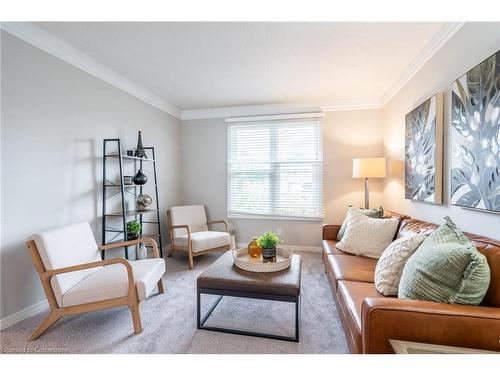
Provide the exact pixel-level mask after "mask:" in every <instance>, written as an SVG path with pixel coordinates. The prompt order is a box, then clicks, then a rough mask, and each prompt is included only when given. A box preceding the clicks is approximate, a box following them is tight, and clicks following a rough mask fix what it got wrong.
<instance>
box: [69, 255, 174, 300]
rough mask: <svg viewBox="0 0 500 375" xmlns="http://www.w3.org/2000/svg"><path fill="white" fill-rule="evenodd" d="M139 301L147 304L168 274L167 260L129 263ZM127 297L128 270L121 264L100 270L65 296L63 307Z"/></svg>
mask: <svg viewBox="0 0 500 375" xmlns="http://www.w3.org/2000/svg"><path fill="white" fill-rule="evenodd" d="M130 264H131V265H132V271H133V273H134V279H135V285H136V288H137V295H138V297H139V301H144V300H145V299H146V298H147V297H148V296H149V295H150V294H151V292H152V291H153V289H154V288H155V286H156V284H157V283H158V281H159V280H160V278H161V277H162V276H163V274H164V273H165V260H164V259H162V258H152V259H143V260H135V261H130ZM127 293H128V276H127V270H126V268H125V266H124V265H122V264H111V265H109V266H105V267H101V268H100V269H99V270H97V271H96V272H94V273H92V274H91V275H88V276H87V277H86V278H85V279H83V280H82V281H80V282H79V283H78V284H76V285H75V286H74V287H73V288H71V289H70V290H68V291H67V292H66V293H65V294H64V295H63V296H62V307H69V306H75V305H81V304H84V303H91V302H98V301H102V300H106V299H111V298H119V297H124V296H126V295H127Z"/></svg>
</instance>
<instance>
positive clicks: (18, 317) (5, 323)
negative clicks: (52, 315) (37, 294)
mask: <svg viewBox="0 0 500 375" xmlns="http://www.w3.org/2000/svg"><path fill="white" fill-rule="evenodd" d="M48 308H49V303H48V302H47V300H43V301H40V302H38V303H35V304H34V305H32V306H30V307H26V308H25V309H22V310H21V311H18V312H16V313H14V314H11V315H9V316H7V317H5V318H3V319H2V320H0V331H3V330H4V329H6V328H9V327H11V326H13V325H14V324H17V323H19V322H21V321H23V320H24V319H28V318H31V317H32V316H34V315H36V314H38V313H40V312H42V311H44V310H47V309H48Z"/></svg>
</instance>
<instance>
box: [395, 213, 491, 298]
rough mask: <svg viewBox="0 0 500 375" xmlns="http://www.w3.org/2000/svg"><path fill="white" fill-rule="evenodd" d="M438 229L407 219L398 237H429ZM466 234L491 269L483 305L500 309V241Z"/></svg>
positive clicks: (433, 225) (427, 223)
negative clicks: (421, 234)
mask: <svg viewBox="0 0 500 375" xmlns="http://www.w3.org/2000/svg"><path fill="white" fill-rule="evenodd" d="M386 213H387V211H386ZM437 227H438V225H436V224H433V223H429V222H426V221H422V220H417V219H411V218H408V217H406V218H404V219H403V220H402V221H401V225H400V227H399V231H398V234H397V236H398V237H401V236H405V235H408V234H415V233H424V234H427V235H429V234H431V233H432V232H433V231H434V230H435V229H436V228H437ZM464 234H465V236H466V237H467V238H469V239H470V240H471V241H472V244H473V245H474V246H475V247H476V248H477V249H478V250H479V252H480V253H481V254H483V255H484V256H485V257H486V259H487V260H488V265H489V267H490V274H491V281H490V286H489V288H488V292H487V293H486V296H485V297H484V299H483V301H482V302H481V305H484V306H492V307H500V241H497V240H493V239H491V238H487V237H483V236H479V235H477V234H472V233H464Z"/></svg>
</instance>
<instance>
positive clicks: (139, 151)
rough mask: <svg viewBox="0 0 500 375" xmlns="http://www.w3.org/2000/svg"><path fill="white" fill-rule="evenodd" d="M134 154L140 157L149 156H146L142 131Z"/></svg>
mask: <svg viewBox="0 0 500 375" xmlns="http://www.w3.org/2000/svg"><path fill="white" fill-rule="evenodd" d="M134 156H135V157H138V158H145V157H147V156H146V151H144V148H142V137H141V132H139V136H138V137H137V149H136V150H135V153H134Z"/></svg>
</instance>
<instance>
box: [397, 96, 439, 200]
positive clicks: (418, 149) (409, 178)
mask: <svg viewBox="0 0 500 375" xmlns="http://www.w3.org/2000/svg"><path fill="white" fill-rule="evenodd" d="M442 159H443V94H442V93H440V94H436V95H434V96H433V97H432V98H430V99H427V100H426V101H425V102H424V103H422V104H420V105H419V106H418V107H417V108H415V109H414V110H413V111H411V112H410V113H408V114H407V115H406V118H405V198H406V199H412V200H414V201H420V202H426V203H434V204H441V203H442V198H443V189H442V186H443V184H442V182H443V181H442V180H443V178H442V176H443V172H442Z"/></svg>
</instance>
